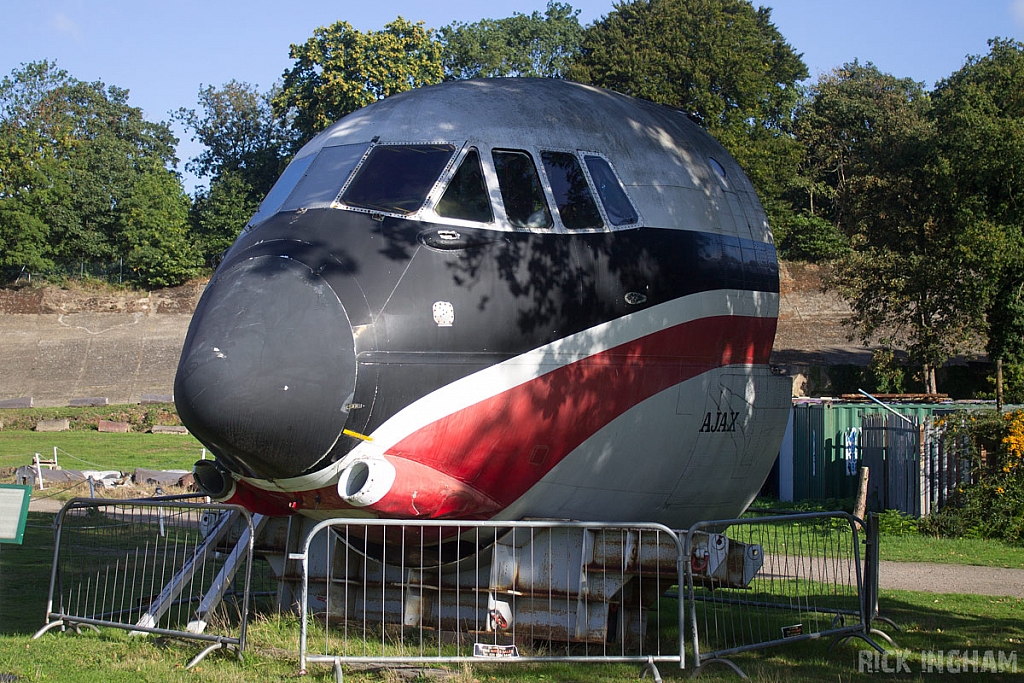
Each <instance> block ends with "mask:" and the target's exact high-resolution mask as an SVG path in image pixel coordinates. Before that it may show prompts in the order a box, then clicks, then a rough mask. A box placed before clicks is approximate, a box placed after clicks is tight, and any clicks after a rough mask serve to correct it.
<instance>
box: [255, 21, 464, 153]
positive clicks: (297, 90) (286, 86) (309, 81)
mask: <svg viewBox="0 0 1024 683" xmlns="http://www.w3.org/2000/svg"><path fill="white" fill-rule="evenodd" d="M289 56H290V57H291V58H292V59H293V60H295V63H294V66H292V68H291V69H288V70H286V71H285V72H284V81H283V84H282V88H281V91H280V92H279V93H278V94H277V95H276V96H275V97H274V98H273V106H274V111H275V113H276V115H277V116H278V117H280V118H282V119H287V120H290V121H291V125H292V127H293V128H294V129H295V130H296V131H297V132H298V134H299V138H298V139H297V140H296V145H302V144H304V143H305V142H307V141H308V140H309V139H311V138H312V137H313V136H314V135H315V134H317V133H319V132H320V131H322V130H323V129H325V128H326V127H327V126H329V125H330V124H332V123H334V122H335V121H337V120H338V119H340V118H342V117H343V116H345V115H346V114H349V113H351V112H353V111H355V110H356V109H359V108H361V107H364V106H366V105H367V104H370V103H372V102H376V101H377V100H380V99H383V98H385V97H387V96H388V95H393V94H395V93H398V92H402V91H405V90H409V89H411V88H417V87H420V86H424V85H432V84H435V83H440V82H441V80H442V79H443V77H444V69H443V67H442V65H441V45H440V43H438V42H437V41H435V40H434V37H433V30H429V29H426V28H424V26H423V22H419V23H416V24H413V23H411V22H409V21H407V20H405V19H403V18H402V17H398V18H397V19H395V20H394V21H392V22H391V23H389V24H386V25H385V26H384V29H383V30H382V31H371V32H368V33H362V32H360V31H357V30H355V29H354V28H352V25H351V24H349V23H348V22H345V21H338V22H335V23H334V24H331V25H330V26H328V27H320V28H318V29H316V30H315V31H314V32H313V36H312V37H311V38H310V39H309V40H307V41H306V42H305V43H303V44H302V45H292V46H291V50H290V52H289Z"/></svg>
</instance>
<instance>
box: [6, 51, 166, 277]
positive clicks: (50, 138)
mask: <svg viewBox="0 0 1024 683" xmlns="http://www.w3.org/2000/svg"><path fill="white" fill-rule="evenodd" d="M175 144H177V140H176V139H175V138H174V136H173V135H172V134H171V132H170V128H169V127H168V126H167V124H164V123H151V122H149V121H146V120H145V119H144V118H143V117H142V111H141V110H140V109H138V108H135V107H131V106H130V105H129V104H128V91H127V90H123V89H121V88H117V87H114V86H110V87H108V86H106V85H104V84H103V83H101V82H99V81H97V82H93V83H86V82H83V81H79V80H77V79H75V78H72V77H71V76H70V75H69V74H68V73H67V72H65V71H63V70H61V69H57V68H56V66H54V65H52V64H50V63H48V62H36V63H32V64H28V65H25V66H23V67H22V68H21V69H18V70H15V71H13V72H12V73H11V74H10V75H9V76H7V77H5V78H4V79H3V80H2V81H0V169H3V170H2V171H0V244H2V246H3V249H2V251H0V254H2V256H0V259H2V262H0V265H3V266H7V267H10V268H18V267H21V268H25V269H46V268H49V267H52V266H53V265H54V263H55V262H56V261H58V260H74V261H85V260H93V259H107V260H116V259H117V258H118V257H119V256H125V257H127V258H128V259H130V260H134V261H135V262H136V263H137V265H138V267H139V270H138V272H139V275H140V278H141V279H142V281H143V282H151V283H157V282H160V281H169V280H168V278H167V272H166V270H167V267H166V266H163V265H160V264H161V262H162V261H163V260H164V259H165V258H166V259H170V260H171V261H174V260H175V259H176V256H175V254H174V253H164V252H162V251H160V249H161V245H160V241H158V240H156V239H153V238H152V235H150V236H149V237H147V238H146V239H145V242H140V241H138V239H137V237H138V236H137V235H135V236H134V237H133V232H134V233H137V232H138V227H139V226H138V221H139V218H138V216H135V215H133V214H132V213H131V212H129V211H126V210H124V209H123V206H124V205H125V204H132V202H133V194H135V193H137V192H139V191H140V190H139V189H138V188H139V187H146V186H147V183H148V182H149V181H148V180H147V179H146V178H147V176H148V175H149V174H151V173H153V169H154V168H158V169H161V170H162V171H163V172H164V173H165V174H167V176H168V178H169V179H170V180H167V179H165V185H166V184H167V182H173V184H174V185H176V189H174V188H168V191H169V192H172V194H173V193H175V192H176V193H177V194H181V184H180V181H179V180H178V179H177V176H173V175H170V174H169V172H167V171H164V170H163V169H165V168H166V167H167V166H168V165H170V164H173V163H174V161H175V159H174V145H175ZM167 207H172V205H169V204H153V203H152V202H151V203H150V208H151V210H157V211H159V210H161V209H162V208H167ZM129 217H130V218H131V221H132V222H131V223H125V222H124V220H126V219H128V218H129ZM177 218H178V217H177V216H175V215H173V214H169V215H155V216H152V217H151V218H150V219H151V220H152V221H154V222H155V223H157V224H159V223H161V222H169V223H171V224H172V225H173V224H174V222H175V221H176V220H177ZM126 244H128V245H130V247H131V248H132V249H133V250H134V251H133V252H130V253H125V252H123V251H121V249H123V248H124V246H125V245H126ZM140 250H141V251H140ZM142 252H146V253H145V254H143V253H142ZM156 268H160V269H162V270H163V271H164V272H157V271H156V270H154V269H156ZM151 271H152V272H151Z"/></svg>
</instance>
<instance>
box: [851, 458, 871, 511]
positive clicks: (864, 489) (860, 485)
mask: <svg viewBox="0 0 1024 683" xmlns="http://www.w3.org/2000/svg"><path fill="white" fill-rule="evenodd" d="M870 473H871V468H870V467H865V466H863V465H861V468H860V478H859V479H858V480H857V502H856V504H855V505H854V506H853V516H854V517H856V518H857V519H864V513H865V512H866V511H867V509H868V479H869V477H870V476H871V474H870Z"/></svg>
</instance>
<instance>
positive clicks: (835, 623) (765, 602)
mask: <svg viewBox="0 0 1024 683" xmlns="http://www.w3.org/2000/svg"><path fill="white" fill-rule="evenodd" d="M860 525H862V523H861V522H860V520H858V519H857V518H855V517H853V516H852V515H849V514H846V513H842V512H824V513H806V514H796V515H792V514H791V515H780V516H773V517H758V518H753V519H730V520H718V521H708V522H700V523H698V524H695V525H693V526H692V527H690V529H689V531H688V532H686V534H685V539H686V542H685V553H686V556H687V557H688V558H689V559H690V561H689V563H688V565H687V566H686V568H685V586H686V597H687V602H688V603H689V605H690V629H691V633H692V646H693V653H694V660H695V663H696V668H697V669H698V670H699V669H700V668H701V667H702V666H705V665H706V664H709V663H712V662H720V663H723V664H725V665H727V666H730V667H732V668H733V669H734V670H735V671H736V672H737V673H739V674H740V675H743V673H742V671H741V670H740V669H739V667H737V666H736V665H735V664H734V663H733V662H731V661H730V660H729V659H728V657H729V655H732V654H737V653H740V652H745V651H750V650H756V649H761V648H767V647H772V646H776V645H781V644H783V643H790V642H796V641H800V640H808V639H812V638H823V637H826V638H827V637H831V638H836V639H839V638H849V637H857V638H860V639H862V640H864V641H866V642H867V643H868V644H869V645H871V646H872V647H874V648H875V649H877V650H878V651H879V652H883V651H884V650H883V649H882V648H881V647H880V646H879V645H877V644H876V643H875V642H874V641H873V640H872V639H871V637H870V634H871V633H872V629H871V620H872V618H873V617H874V612H875V610H877V605H876V604H875V603H874V600H875V598H874V597H872V596H875V595H877V573H871V574H870V575H869V576H868V581H869V582H870V583H871V584H872V585H873V586H874V590H873V591H865V576H864V573H863V567H862V564H861V556H860V540H859V538H860V535H859V533H858V526H860ZM872 542H877V539H874V540H873V541H872ZM702 543H704V544H706V545H702ZM737 544H739V545H740V547H742V548H743V550H742V553H743V554H744V555H746V556H748V557H749V556H753V557H752V558H751V560H752V561H751V563H750V564H751V565H759V566H757V568H756V571H753V573H751V571H750V569H749V568H748V570H747V574H748V575H747V576H744V577H743V581H742V582H740V583H739V584H737V583H736V582H735V581H734V582H733V585H730V584H729V583H728V582H727V581H726V580H725V579H724V575H719V574H721V572H719V573H718V574H716V573H715V572H710V571H708V569H707V567H706V565H708V564H712V565H714V564H717V565H719V566H728V565H729V564H730V563H735V562H736V561H737V560H736V557H737V556H738V555H740V553H739V552H737V548H736V547H735V546H736V545H737ZM748 566H749V565H748ZM874 566H875V567H877V563H875V565H874ZM680 583H681V585H684V582H682V581H681V582H680Z"/></svg>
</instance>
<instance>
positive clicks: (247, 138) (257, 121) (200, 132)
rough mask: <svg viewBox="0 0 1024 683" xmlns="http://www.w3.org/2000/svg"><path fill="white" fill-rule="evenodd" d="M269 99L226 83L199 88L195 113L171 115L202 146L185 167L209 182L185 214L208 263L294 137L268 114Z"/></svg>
mask: <svg viewBox="0 0 1024 683" xmlns="http://www.w3.org/2000/svg"><path fill="white" fill-rule="evenodd" d="M273 95H274V91H270V92H267V93H260V92H259V91H258V89H257V88H255V87H253V86H251V85H249V84H247V83H240V82H238V81H230V82H228V83H226V84H224V85H223V86H222V87H221V88H219V89H218V88H214V87H213V86H208V87H205V88H200V90H199V104H200V107H201V110H200V111H198V112H197V111H196V110H194V109H185V108H182V109H179V110H178V111H177V112H176V114H175V118H176V119H177V120H178V121H180V122H181V123H182V125H184V126H185V128H186V129H189V130H191V131H193V133H194V135H193V138H192V139H193V140H197V141H199V142H201V143H202V144H203V146H204V149H203V151H202V152H201V153H200V154H199V155H198V156H197V157H195V158H193V159H190V160H189V161H188V163H186V165H185V168H186V169H187V170H189V171H191V172H193V173H195V174H196V175H197V176H198V177H199V178H208V179H209V181H210V184H209V186H208V188H207V189H205V190H202V189H201V190H200V191H199V192H198V193H197V194H196V197H195V201H194V202H193V205H192V210H191V215H190V222H191V223H192V227H193V231H194V232H195V235H196V238H197V239H196V243H197V246H198V247H199V249H200V253H201V254H202V257H203V259H204V260H205V261H206V262H207V263H208V264H210V265H214V264H215V262H216V260H217V258H218V257H219V255H220V254H221V253H222V252H223V251H224V250H225V249H227V248H228V247H229V246H230V245H231V243H232V242H233V241H234V239H235V238H236V237H237V236H238V233H239V231H240V230H241V229H242V228H243V227H244V226H245V223H246V221H248V220H249V218H251V217H252V215H253V214H254V213H255V212H256V209H257V208H258V207H259V204H260V202H261V201H262V200H263V198H264V197H265V196H266V195H267V193H268V192H269V191H270V188H271V187H273V185H274V183H275V182H276V181H277V178H278V176H279V175H280V174H281V171H283V170H284V166H285V165H286V164H287V161H288V151H289V150H290V149H291V148H292V146H293V145H294V140H295V138H296V133H295V131H293V130H292V129H290V128H288V127H286V126H285V125H283V124H284V122H283V121H282V120H280V119H278V118H276V117H275V116H274V111H273V106H272V104H271V100H272V98H273Z"/></svg>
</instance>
